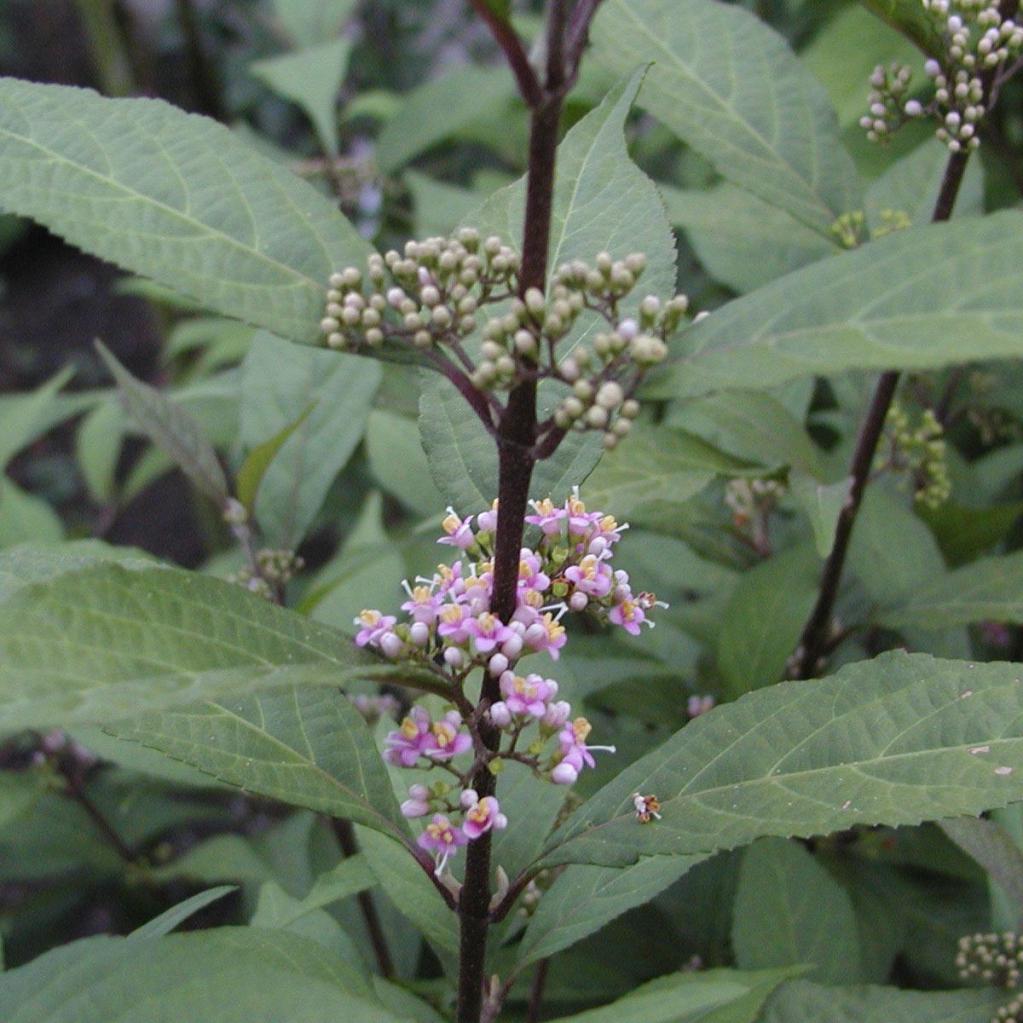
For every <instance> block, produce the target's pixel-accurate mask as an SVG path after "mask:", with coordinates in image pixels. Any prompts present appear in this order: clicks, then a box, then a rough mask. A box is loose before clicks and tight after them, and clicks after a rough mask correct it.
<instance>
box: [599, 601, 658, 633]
mask: <svg viewBox="0 0 1023 1023" xmlns="http://www.w3.org/2000/svg"><path fill="white" fill-rule="evenodd" d="M607 617H608V620H609V621H611V622H613V623H614V624H615V625H620V626H621V627H622V628H623V629H625V631H626V632H628V633H629V634H630V635H633V636H638V635H639V626H640V624H641V623H642V622H646V620H647V618H646V612H645V611H644V610H643V608H642V607H640V604H639V601H637V600H634V599H630V598H629V597H626V598H625V599H624V600H622V601H621V602H620V603H618V604H615V606H614V607H613V608H611V610H610V611H609V612H608V616H607ZM647 624H648V625H653V624H654V623H653V622H647Z"/></svg>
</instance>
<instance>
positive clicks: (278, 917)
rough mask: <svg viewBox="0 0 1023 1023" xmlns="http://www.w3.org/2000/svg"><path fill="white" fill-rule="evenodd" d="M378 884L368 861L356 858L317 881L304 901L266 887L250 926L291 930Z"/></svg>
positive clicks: (278, 887)
mask: <svg viewBox="0 0 1023 1023" xmlns="http://www.w3.org/2000/svg"><path fill="white" fill-rule="evenodd" d="M376 883H377V882H376V877H375V876H374V874H373V872H372V871H371V870H370V868H369V865H368V864H367V862H366V860H365V858H364V857H363V856H353V857H351V858H350V859H344V860H342V861H341V862H340V863H339V864H338V865H337V866H336V867H334V868H333V869H331V870H328V871H326V872H324V873H323V874H321V875H320V876H319V877H317V879H316V882H315V884H314V885H313V887H312V889H311V890H310V891H309V893H308V894H307V895H306V896H305V898H303V899H295V898H292V897H291V896H290V895H287V894H286V893H285V892H284V890H283V889H282V888H281V887H280V886H279V885H277V884H274V883H272V882H271V883H269V884H265V885H263V887H262V889H261V890H260V894H259V902H258V903H257V905H256V912H255V914H254V915H253V917H252V920H251V921H250V926H252V927H288V926H290V925H291V924H293V923H295V922H296V921H297V920H300V919H301V918H302V917H303V916H305V915H307V914H309V913H312V912H314V911H315V910H318V909H323V907H324V906H329V905H330V904H331V903H332V902H339V901H340V900H341V899H345V898H348V896H349V895H356V894H358V893H359V892H362V891H365V890H366V889H367V888H372V887H373V886H374V885H375V884H376Z"/></svg>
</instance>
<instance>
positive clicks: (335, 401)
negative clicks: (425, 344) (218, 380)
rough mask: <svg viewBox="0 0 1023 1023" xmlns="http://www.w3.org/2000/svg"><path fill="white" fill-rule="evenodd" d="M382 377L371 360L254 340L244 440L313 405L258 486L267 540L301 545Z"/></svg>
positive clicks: (245, 386)
mask: <svg viewBox="0 0 1023 1023" xmlns="http://www.w3.org/2000/svg"><path fill="white" fill-rule="evenodd" d="M380 376H381V370H380V366H379V365H378V364H377V363H375V362H374V361H372V360H369V359H358V358H356V357H354V356H351V355H344V354H341V353H338V352H330V351H316V350H314V349H307V348H295V347H293V346H291V345H289V344H288V343H287V342H285V341H282V340H280V339H279V338H275V337H273V336H272V335H270V334H266V333H263V332H261V333H259V334H257V335H256V336H255V337H254V338H253V339H252V346H251V348H250V349H249V353H248V355H247V356H246V357H245V362H244V364H243V369H242V404H241V433H242V440H243V441H244V442H245V443H246V444H247V445H248V446H249V447H256V446H257V445H259V444H262V443H264V442H265V441H267V440H268V439H270V438H272V437H275V436H277V435H278V434H280V432H281V431H282V430H284V429H286V428H287V427H288V426H290V425H291V424H292V423H294V422H295V421H296V420H297V419H299V417H300V416H301V415H302V414H303V413H304V412H305V411H306V410H308V409H309V407H310V405H312V406H313V408H312V409H311V410H310V411H309V414H308V416H306V417H305V418H304V419H303V420H302V421H301V423H299V425H298V427H297V428H296V429H295V431H294V432H293V433H292V434H291V436H290V437H288V438H287V439H286V440H285V441H284V443H283V444H282V445H281V448H280V450H279V451H278V453H277V456H276V457H275V458H274V459H273V461H272V462H271V463H270V464H269V465H268V466H267V469H266V472H265V474H264V475H263V478H262V481H261V483H260V486H259V493H258V495H257V497H256V518H257V520H258V522H259V524H260V527H261V529H262V531H263V534H264V536H265V537H266V538H267V540H268V541H269V542H271V543H273V544H276V545H278V546H281V547H295V546H297V544H298V542H299V541H300V540H301V539H302V538H303V537H304V535H305V532H306V530H307V529H308V528H309V526H310V524H311V523H312V521H313V519H314V518H315V516H316V513H317V512H318V511H319V510H320V505H321V504H322V503H323V499H324V498H325V497H326V495H327V491H328V490H329V489H330V485H331V484H332V483H333V481H334V477H335V476H336V475H337V474H338V472H340V471H341V469H342V467H343V466H344V465H345V463H346V462H347V461H348V459H349V458H350V457H351V454H352V452H353V451H354V450H355V448H356V446H357V445H358V443H359V440H360V439H361V437H362V434H363V431H364V430H365V428H366V419H367V417H368V415H369V410H370V407H371V406H372V404H373V395H374V394H375V393H376V389H377V387H378V385H379V383H380Z"/></svg>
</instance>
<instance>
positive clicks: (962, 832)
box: [940, 817, 1023, 930]
mask: <svg viewBox="0 0 1023 1023" xmlns="http://www.w3.org/2000/svg"><path fill="white" fill-rule="evenodd" d="M940 827H941V830H942V831H944V832H945V834H946V835H948V837H949V838H951V839H952V841H953V842H955V844H956V845H958V846H959V848H960V849H962V850H963V851H964V852H966V853H967V854H969V855H970V856H972V857H973V859H975V860H976V861H977V862H978V863H979V864H980V865H981V866H982V867H983V868H984V870H985V871H986V872H987V874H988V875H989V877H990V879H991V881H992V882H994V883H996V884H997V885H998V886H999V887H1000V888H1001V889H1002V895H1003V897H1004V898H1006V899H1007V901H1008V904H1009V906H1011V907H1012V910H1013V912H1012V922H1011V924H1010V925H1009V926H1011V927H1012V928H1013V929H1014V930H1015V929H1016V927H1017V926H1018V925H1019V923H1020V921H1021V920H1023V852H1021V851H1020V847H1019V846H1018V845H1017V844H1016V842H1015V841H1014V840H1013V837H1012V835H1010V834H1009V832H1008V831H1007V830H1006V829H1005V828H1004V827H1003V826H1002V825H1001V824H1000V823H999V822H998V821H996V820H986V819H985V818H983V817H957V818H955V819H954V820H949V821H942V822H941V824H940Z"/></svg>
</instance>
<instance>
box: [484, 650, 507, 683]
mask: <svg viewBox="0 0 1023 1023" xmlns="http://www.w3.org/2000/svg"><path fill="white" fill-rule="evenodd" d="M507 670H508V658H507V657H505V656H504V654H494V655H493V657H491V658H490V660H489V661H488V662H487V671H489V672H490V674H491V675H493V676H494V678H498V677H499V676H500V675H501V674H502V673H503V672H505V671H507Z"/></svg>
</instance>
